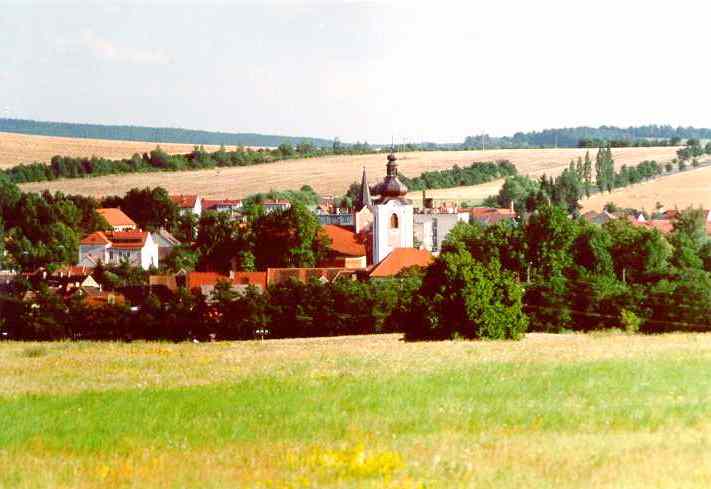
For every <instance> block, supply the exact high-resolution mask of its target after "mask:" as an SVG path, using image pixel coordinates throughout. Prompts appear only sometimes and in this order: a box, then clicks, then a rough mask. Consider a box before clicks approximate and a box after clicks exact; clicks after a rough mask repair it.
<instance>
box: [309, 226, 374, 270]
mask: <svg viewBox="0 0 711 489" xmlns="http://www.w3.org/2000/svg"><path fill="white" fill-rule="evenodd" d="M323 230H324V233H325V234H326V236H328V238H329V239H330V241H331V244H330V245H329V254H328V257H327V258H326V259H325V260H323V261H322V262H321V263H320V264H319V265H320V266H323V267H336V268H349V269H362V268H365V267H367V266H368V260H367V250H366V247H365V244H364V243H363V241H362V239H361V238H360V237H359V236H358V235H357V234H356V233H355V232H354V231H351V230H350V229H347V228H345V227H342V226H336V225H333V224H327V225H325V226H323Z"/></svg>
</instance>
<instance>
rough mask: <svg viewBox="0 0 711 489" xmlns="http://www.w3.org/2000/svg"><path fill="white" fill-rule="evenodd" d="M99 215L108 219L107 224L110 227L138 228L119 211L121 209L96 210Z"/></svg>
mask: <svg viewBox="0 0 711 489" xmlns="http://www.w3.org/2000/svg"><path fill="white" fill-rule="evenodd" d="M96 212H97V214H99V215H101V217H103V218H104V219H106V222H108V223H109V226H111V227H114V226H133V227H134V228H135V227H137V226H136V223H135V222H134V221H133V219H131V218H130V217H128V216H127V215H126V214H124V212H123V211H122V210H121V209H119V208H113V207H107V208H103V209H96Z"/></svg>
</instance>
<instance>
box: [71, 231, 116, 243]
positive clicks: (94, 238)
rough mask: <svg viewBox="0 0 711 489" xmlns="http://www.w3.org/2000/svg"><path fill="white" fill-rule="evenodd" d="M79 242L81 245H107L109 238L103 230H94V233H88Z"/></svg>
mask: <svg viewBox="0 0 711 489" xmlns="http://www.w3.org/2000/svg"><path fill="white" fill-rule="evenodd" d="M79 244H83V245H107V244H111V241H109V238H107V237H106V234H104V232H103V231H96V232H94V233H91V234H89V235H88V236H86V237H84V239H82V240H81V241H80V242H79Z"/></svg>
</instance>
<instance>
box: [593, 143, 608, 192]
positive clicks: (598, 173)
mask: <svg viewBox="0 0 711 489" xmlns="http://www.w3.org/2000/svg"><path fill="white" fill-rule="evenodd" d="M606 176H607V172H606V171H605V148H602V147H600V148H599V149H598V150H597V156H595V183H596V184H597V188H598V189H600V192H604V191H605V188H606V187H607V182H606V179H605V177H606Z"/></svg>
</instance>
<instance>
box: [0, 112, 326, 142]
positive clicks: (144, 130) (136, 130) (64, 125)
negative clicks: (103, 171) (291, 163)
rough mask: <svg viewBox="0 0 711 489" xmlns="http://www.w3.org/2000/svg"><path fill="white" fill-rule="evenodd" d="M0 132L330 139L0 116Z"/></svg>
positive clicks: (94, 136) (205, 138)
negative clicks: (46, 120) (48, 120)
mask: <svg viewBox="0 0 711 489" xmlns="http://www.w3.org/2000/svg"><path fill="white" fill-rule="evenodd" d="M0 131H2V132H12V133H19V134H39V135H43V136H62V137H70V138H90V139H111V140H124V141H147V142H154V141H161V142H163V143H183V144H194V143H197V144H209V145H214V146H219V145H225V146H271V147H275V146H279V145H280V144H283V143H286V144H291V145H294V146H296V145H298V144H301V143H310V144H314V145H316V146H318V147H330V146H331V145H332V144H333V141H332V140H328V139H319V138H301V137H287V136H275V135H268V134H253V133H228V132H215V131H198V130H193V129H177V128H172V127H144V126H119V125H102V124H78V123H73V122H45V121H34V120H27V119H4V118H0Z"/></svg>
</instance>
